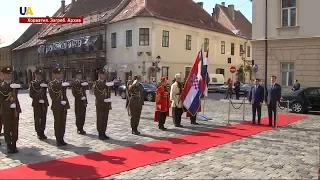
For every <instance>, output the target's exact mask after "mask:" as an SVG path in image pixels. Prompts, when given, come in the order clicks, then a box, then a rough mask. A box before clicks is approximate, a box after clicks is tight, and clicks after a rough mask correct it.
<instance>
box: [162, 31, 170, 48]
mask: <svg viewBox="0 0 320 180" xmlns="http://www.w3.org/2000/svg"><path fill="white" fill-rule="evenodd" d="M162 47H169V31H162Z"/></svg>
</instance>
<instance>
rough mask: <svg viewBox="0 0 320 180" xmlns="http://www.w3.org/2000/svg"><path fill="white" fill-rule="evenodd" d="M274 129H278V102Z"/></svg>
mask: <svg viewBox="0 0 320 180" xmlns="http://www.w3.org/2000/svg"><path fill="white" fill-rule="evenodd" d="M275 129H276V130H277V129H278V101H277V102H276V119H275Z"/></svg>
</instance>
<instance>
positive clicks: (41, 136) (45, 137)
mask: <svg viewBox="0 0 320 180" xmlns="http://www.w3.org/2000/svg"><path fill="white" fill-rule="evenodd" d="M38 139H40V140H45V139H48V137H47V136H45V135H44V134H43V135H40V136H38Z"/></svg>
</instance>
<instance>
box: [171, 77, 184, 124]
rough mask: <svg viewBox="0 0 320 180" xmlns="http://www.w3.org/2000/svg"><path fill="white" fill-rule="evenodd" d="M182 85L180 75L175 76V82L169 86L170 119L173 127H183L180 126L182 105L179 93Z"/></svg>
mask: <svg viewBox="0 0 320 180" xmlns="http://www.w3.org/2000/svg"><path fill="white" fill-rule="evenodd" d="M182 89H183V84H182V82H181V75H180V74H176V75H175V82H174V83H173V84H172V85H171V90H170V101H171V102H172V103H171V107H172V118H173V124H174V126H175V127H183V126H182V125H181V116H182V114H183V104H182V100H181V92H182Z"/></svg>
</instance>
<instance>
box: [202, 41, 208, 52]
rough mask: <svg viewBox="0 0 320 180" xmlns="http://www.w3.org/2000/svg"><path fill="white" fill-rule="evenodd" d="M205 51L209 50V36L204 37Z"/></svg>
mask: <svg viewBox="0 0 320 180" xmlns="http://www.w3.org/2000/svg"><path fill="white" fill-rule="evenodd" d="M203 45H204V47H203V48H204V52H208V51H209V38H204V44H203Z"/></svg>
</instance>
